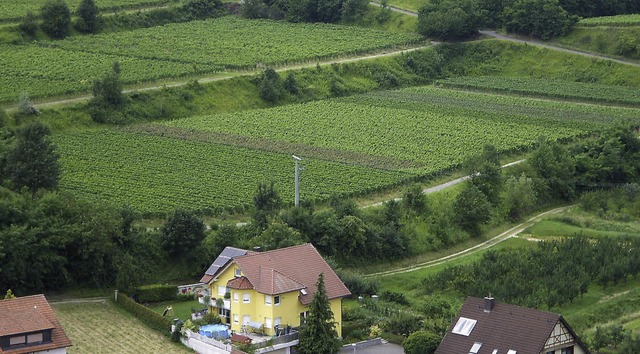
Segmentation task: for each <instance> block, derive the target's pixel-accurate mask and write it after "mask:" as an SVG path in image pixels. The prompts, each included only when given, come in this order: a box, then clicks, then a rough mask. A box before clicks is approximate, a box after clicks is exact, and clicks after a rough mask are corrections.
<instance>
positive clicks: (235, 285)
mask: <svg viewBox="0 0 640 354" xmlns="http://www.w3.org/2000/svg"><path fill="white" fill-rule="evenodd" d="M227 287H228V288H231V289H236V290H245V289H253V284H251V282H250V281H249V279H247V277H238V278H233V279H231V280H229V281H228V282H227Z"/></svg>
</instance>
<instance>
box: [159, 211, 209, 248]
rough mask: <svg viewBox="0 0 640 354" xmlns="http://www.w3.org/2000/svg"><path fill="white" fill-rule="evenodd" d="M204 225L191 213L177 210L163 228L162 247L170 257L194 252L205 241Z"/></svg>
mask: <svg viewBox="0 0 640 354" xmlns="http://www.w3.org/2000/svg"><path fill="white" fill-rule="evenodd" d="M204 229H205V226H204V223H203V222H202V221H201V220H200V219H198V218H196V217H195V216H194V215H193V214H192V213H191V212H189V211H187V210H183V209H177V210H176V211H175V212H174V213H173V215H171V216H169V218H168V219H167V221H166V222H165V224H164V226H163V227H162V247H163V248H164V249H165V250H166V251H167V252H168V253H169V255H170V256H182V255H186V254H188V253H189V252H190V251H193V250H194V249H195V248H196V247H198V246H199V245H200V242H202V240H203V239H204V236H205V234H204Z"/></svg>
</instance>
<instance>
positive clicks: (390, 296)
mask: <svg viewBox="0 0 640 354" xmlns="http://www.w3.org/2000/svg"><path fill="white" fill-rule="evenodd" d="M380 297H381V298H382V300H384V301H389V302H395V303H397V304H400V305H409V301H408V300H407V298H406V297H405V296H404V294H403V293H396V292H394V291H385V292H383V293H382V295H381V296H380Z"/></svg>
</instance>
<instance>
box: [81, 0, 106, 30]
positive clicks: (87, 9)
mask: <svg viewBox="0 0 640 354" xmlns="http://www.w3.org/2000/svg"><path fill="white" fill-rule="evenodd" d="M77 13H78V20H77V21H76V24H75V27H76V29H77V30H78V31H81V32H86V33H95V32H97V31H98V30H99V29H100V25H101V22H102V18H101V17H100V10H99V9H98V6H96V4H95V2H94V1H93V0H82V1H81V2H80V5H78V10H77Z"/></svg>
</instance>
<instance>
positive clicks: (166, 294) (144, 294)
mask: <svg viewBox="0 0 640 354" xmlns="http://www.w3.org/2000/svg"><path fill="white" fill-rule="evenodd" d="M177 293H178V287H177V286H175V285H162V284H153V285H144V286H140V287H138V288H137V289H136V293H135V297H136V299H137V301H138V302H140V303H147V302H160V301H167V300H175V299H176V298H177Z"/></svg>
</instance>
